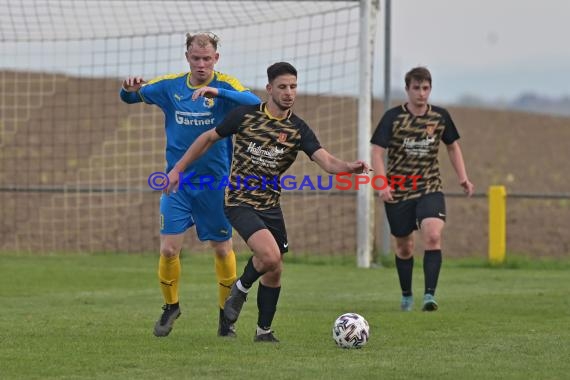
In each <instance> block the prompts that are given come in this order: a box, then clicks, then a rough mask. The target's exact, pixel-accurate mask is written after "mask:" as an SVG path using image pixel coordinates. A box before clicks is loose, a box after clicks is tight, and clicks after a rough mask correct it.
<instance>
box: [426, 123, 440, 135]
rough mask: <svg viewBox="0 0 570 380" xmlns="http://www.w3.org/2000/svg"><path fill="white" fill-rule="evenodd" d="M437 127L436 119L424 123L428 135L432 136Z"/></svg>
mask: <svg viewBox="0 0 570 380" xmlns="http://www.w3.org/2000/svg"><path fill="white" fill-rule="evenodd" d="M436 127H437V121H432V122H429V123H427V124H426V132H427V135H428V136H429V137H432V136H433V134H434V133H435V128H436Z"/></svg>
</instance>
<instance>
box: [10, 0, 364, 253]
mask: <svg viewBox="0 0 570 380" xmlns="http://www.w3.org/2000/svg"><path fill="white" fill-rule="evenodd" d="M359 17H360V14H359V2H358V1H206V2H204V1H127V0H125V1H121V0H113V1H89V0H84V1H71V0H20V1H11V0H0V55H1V57H2V58H1V61H0V189H1V191H0V203H1V205H2V207H1V209H0V223H1V225H0V250H1V251H30V252H51V251H57V252H60V251H69V252H100V251H111V252H152V251H156V250H158V246H159V210H158V205H159V196H160V194H159V193H158V192H154V191H152V190H151V189H150V188H149V186H148V184H147V179H148V177H149V175H150V174H151V173H153V172H156V171H163V170H164V167H165V159H164V147H165V140H164V139H165V133H164V124H163V114H162V112H161V111H160V109H159V108H157V107H155V106H150V105H146V104H137V105H126V104H124V103H122V102H121V101H120V99H119V88H120V85H121V80H122V79H123V78H124V77H126V76H128V75H137V76H142V77H144V78H145V79H151V78H153V77H156V76H159V75H163V74H167V73H180V72H184V71H188V70H189V68H188V64H187V62H186V60H185V57H184V51H185V34H186V32H198V31H212V32H214V33H215V34H217V35H218V36H219V37H220V39H221V44H220V46H219V49H218V51H219V53H220V61H219V63H218V65H217V66H216V70H218V71H222V72H225V73H228V74H231V75H233V76H235V77H237V78H238V79H239V80H240V81H241V82H242V83H243V84H244V85H245V86H246V87H249V88H251V89H252V90H254V91H255V92H256V93H257V94H258V95H260V97H262V98H264V97H265V92H264V89H265V84H266V81H267V79H266V71H265V70H266V68H267V66H268V65H270V64H271V63H274V62H277V61H288V62H291V63H292V64H293V65H295V66H296V67H297V69H298V70H299V98H298V101H297V102H296V104H295V112H296V113H297V114H298V115H299V116H300V117H302V118H303V119H305V120H306V121H307V122H308V124H309V125H310V126H311V127H312V128H313V129H314V130H315V132H316V133H317V135H318V137H319V139H320V141H321V143H322V144H323V146H325V147H326V148H327V149H328V150H329V151H331V152H333V153H334V154H335V155H337V156H339V157H341V158H343V159H346V160H354V159H356V158H357V157H356V156H357V154H356V150H357V141H356V136H357V124H356V123H357V96H358V95H357V92H358V63H359V59H360V58H359ZM301 156H302V157H301ZM289 174H292V175H297V176H302V175H311V176H315V177H313V178H316V176H317V175H325V173H323V172H321V171H320V169H319V168H318V167H317V165H316V164H315V163H312V162H311V161H310V160H309V159H307V157H305V155H304V154H301V155H300V156H299V159H298V160H297V162H296V163H295V165H294V166H293V167H292V168H291V169H290V173H289ZM282 206H283V209H284V213H285V218H286V221H287V225H288V234H289V236H290V240H291V244H290V245H291V254H292V255H305V254H308V253H310V254H321V255H340V256H344V255H354V252H355V249H356V211H355V209H356V196H355V194H354V192H347V191H345V192H335V191H313V190H305V191H284V192H283V197H282ZM235 241H236V245H237V248H238V250H239V251H241V252H243V251H245V250H246V249H247V248H246V247H245V245H244V243H243V242H242V241H241V239H240V238H239V237H237V235H236V239H235ZM184 250H186V251H191V252H194V251H204V250H209V247H208V246H207V245H205V244H203V243H200V242H199V241H198V240H197V239H196V237H195V232H194V231H193V229H192V230H191V231H189V232H188V233H187V235H186V242H185V247H184Z"/></svg>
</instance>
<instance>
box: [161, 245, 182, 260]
mask: <svg viewBox="0 0 570 380" xmlns="http://www.w3.org/2000/svg"><path fill="white" fill-rule="evenodd" d="M179 253H180V248H178V247H176V246H174V245H172V244H165V245H163V246H161V247H160V255H161V256H164V257H175V256H177V255H178V254H179Z"/></svg>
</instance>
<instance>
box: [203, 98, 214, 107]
mask: <svg viewBox="0 0 570 380" xmlns="http://www.w3.org/2000/svg"><path fill="white" fill-rule="evenodd" d="M213 106H214V99H212V98H204V107H206V108H212V107H213Z"/></svg>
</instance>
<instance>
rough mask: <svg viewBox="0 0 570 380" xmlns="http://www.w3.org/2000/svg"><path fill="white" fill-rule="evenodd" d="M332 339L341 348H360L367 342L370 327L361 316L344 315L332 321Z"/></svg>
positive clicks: (353, 314)
mask: <svg viewBox="0 0 570 380" xmlns="http://www.w3.org/2000/svg"><path fill="white" fill-rule="evenodd" d="M332 337H333V339H334V341H335V342H336V345H337V346H339V347H342V348H361V347H362V346H364V345H365V344H366V342H368V338H369V337H370V327H369V326H368V322H367V321H366V319H364V317H363V316H362V315H359V314H356V313H346V314H343V315H341V316H340V317H338V318H337V319H336V321H334V325H333V328H332Z"/></svg>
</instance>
